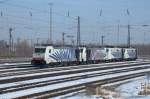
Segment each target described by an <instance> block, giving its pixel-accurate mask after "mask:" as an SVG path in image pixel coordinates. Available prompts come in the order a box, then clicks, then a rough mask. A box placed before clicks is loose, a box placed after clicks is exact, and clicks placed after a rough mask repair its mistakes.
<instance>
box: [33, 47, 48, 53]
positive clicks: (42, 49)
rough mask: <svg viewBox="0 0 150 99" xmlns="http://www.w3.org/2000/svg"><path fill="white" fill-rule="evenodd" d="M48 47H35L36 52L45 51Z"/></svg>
mask: <svg viewBox="0 0 150 99" xmlns="http://www.w3.org/2000/svg"><path fill="white" fill-rule="evenodd" d="M45 50H46V48H35V53H45Z"/></svg>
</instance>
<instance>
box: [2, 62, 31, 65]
mask: <svg viewBox="0 0 150 99" xmlns="http://www.w3.org/2000/svg"><path fill="white" fill-rule="evenodd" d="M28 64H30V62H23V63H3V64H0V66H12V65H28Z"/></svg>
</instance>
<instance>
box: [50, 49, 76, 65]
mask: <svg viewBox="0 0 150 99" xmlns="http://www.w3.org/2000/svg"><path fill="white" fill-rule="evenodd" d="M49 57H51V58H52V59H54V60H56V61H57V62H61V61H74V60H75V49H73V48H68V49H58V50H56V51H54V52H53V53H52V54H50V55H49Z"/></svg>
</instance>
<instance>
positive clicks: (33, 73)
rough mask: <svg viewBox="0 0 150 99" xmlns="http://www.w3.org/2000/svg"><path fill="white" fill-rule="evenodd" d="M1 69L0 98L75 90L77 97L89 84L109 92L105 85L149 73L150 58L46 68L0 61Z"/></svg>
mask: <svg viewBox="0 0 150 99" xmlns="http://www.w3.org/2000/svg"><path fill="white" fill-rule="evenodd" d="M0 69H1V70H0V73H1V75H0V98H4V99H5V98H7V99H9V98H35V99H43V98H57V99H59V98H64V96H70V95H74V94H75V93H78V92H82V94H78V95H77V96H78V97H80V95H82V96H83V95H84V93H83V92H85V90H86V89H87V88H89V87H90V86H99V88H101V86H105V87H104V88H103V90H102V91H104V90H105V91H106V92H109V93H111V92H112V90H108V89H107V85H109V86H110V84H112V85H113V86H114V85H116V84H117V85H118V84H120V83H125V82H129V81H131V80H133V79H135V78H139V77H143V76H145V75H146V74H147V73H149V72H150V60H148V59H147V60H146V59H145V60H143V59H138V60H137V61H123V62H112V63H101V64H88V65H79V66H75V65H74V66H67V67H61V66H58V67H49V68H38V67H35V66H33V65H30V64H29V63H22V64H21V63H16V64H15V63H13V64H1V65H0ZM139 82H140V81H139ZM112 85H111V86H112ZM105 88H106V89H105ZM119 88H120V87H119ZM119 90H121V89H119ZM121 92H123V91H121ZM118 93H119V92H118V90H113V94H115V95H116V96H117V95H118ZM105 94H108V93H105ZM92 96H93V95H92ZM75 97H76V96H75ZM75 97H74V98H75ZM85 97H86V95H85ZM88 97H90V98H91V96H88ZM65 98H69V97H65ZM70 98H72V97H70ZM118 98H122V96H121V95H120V96H119V97H118ZM78 99H79V98H78Z"/></svg>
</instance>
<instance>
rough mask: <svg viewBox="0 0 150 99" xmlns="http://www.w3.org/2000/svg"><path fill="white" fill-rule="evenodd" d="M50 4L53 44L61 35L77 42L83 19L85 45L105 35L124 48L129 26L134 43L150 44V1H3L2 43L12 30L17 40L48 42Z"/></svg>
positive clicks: (1, 9) (1, 4) (0, 5)
mask: <svg viewBox="0 0 150 99" xmlns="http://www.w3.org/2000/svg"><path fill="white" fill-rule="evenodd" d="M1 1H5V2H1ZM48 3H53V41H54V42H55V41H57V40H61V36H62V32H65V33H67V34H66V35H74V36H75V39H76V32H77V20H76V18H77V16H80V18H81V42H82V43H85V42H86V43H87V42H88V43H89V42H91V43H98V42H100V41H101V38H100V37H101V36H102V35H104V36H105V43H106V44H114V45H115V44H125V43H126V42H127V25H128V23H129V24H130V25H131V41H132V43H135V42H136V43H144V42H145V43H150V39H149V37H150V33H149V32H150V26H147V27H143V26H142V25H150V12H149V11H150V0H0V11H1V15H0V34H1V36H0V39H1V40H8V28H10V27H12V28H13V37H14V39H15V40H16V39H17V38H21V39H34V40H35V39H36V38H43V39H46V38H48V33H49V19H50V18H49V5H48ZM127 9H128V13H127ZM68 12H69V17H68ZM118 24H119V32H118ZM144 35H145V36H144ZM118 38H119V39H118ZM41 40H42V39H41ZM66 41H67V42H69V39H68V38H67V37H66Z"/></svg>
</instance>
